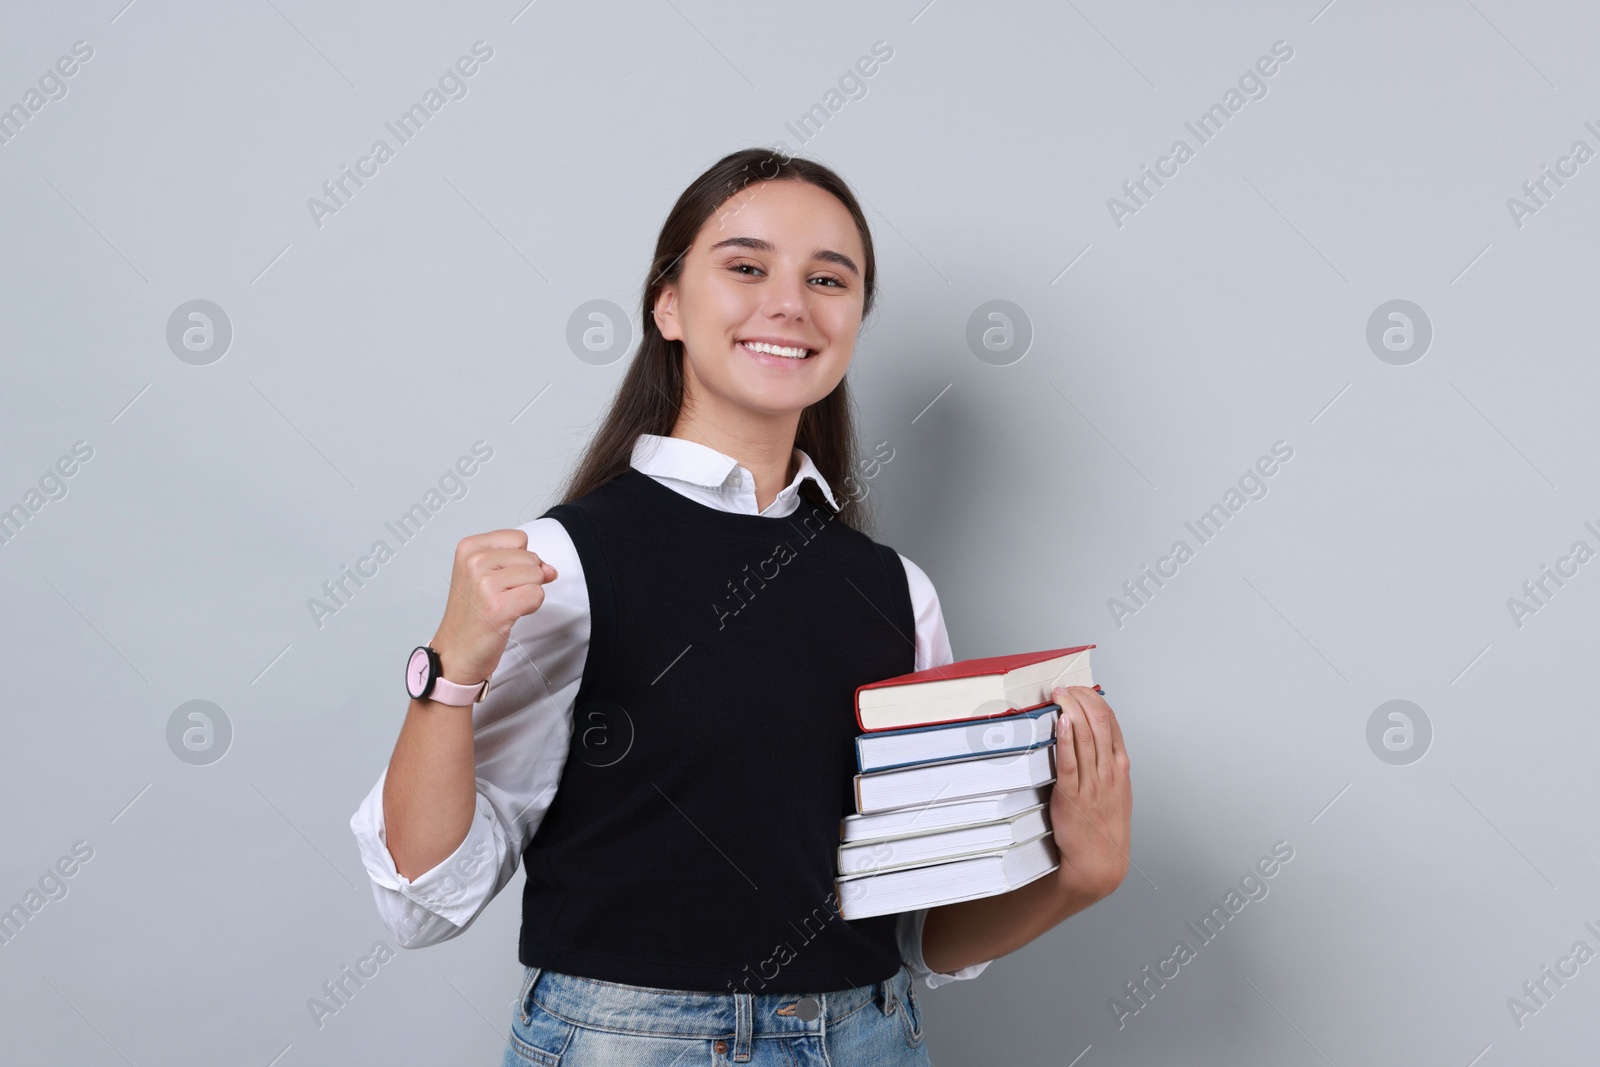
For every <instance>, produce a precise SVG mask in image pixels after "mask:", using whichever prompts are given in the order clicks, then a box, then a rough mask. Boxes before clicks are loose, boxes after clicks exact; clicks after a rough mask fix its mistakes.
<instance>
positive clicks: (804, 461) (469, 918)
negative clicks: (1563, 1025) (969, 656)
mask: <svg viewBox="0 0 1600 1067" xmlns="http://www.w3.org/2000/svg"><path fill="white" fill-rule="evenodd" d="M795 458H796V459H797V460H798V462H799V470H798V471H797V472H796V473H795V476H794V480H793V481H791V482H790V483H789V484H788V485H787V486H785V487H784V488H783V489H781V490H779V492H778V495H777V497H776V498H775V499H774V500H773V501H772V503H771V504H768V505H767V507H766V508H765V509H758V508H757V506H756V492H755V479H754V478H753V477H752V476H751V474H750V472H749V471H748V470H746V469H745V468H744V467H741V466H740V465H739V463H738V461H737V460H735V459H734V458H732V457H731V456H725V455H723V454H722V453H721V452H718V451H716V450H715V449H713V448H709V447H707V446H706V445H702V444H700V443H698V442H695V441H689V440H685V439H683V438H679V437H663V436H659V435H656V434H640V435H639V438H638V439H637V440H636V441H635V442H634V447H633V455H632V458H631V461H630V462H631V464H632V466H633V467H634V468H636V469H637V470H639V471H642V472H643V473H645V474H648V475H649V476H650V477H652V478H654V479H655V480H656V481H657V482H659V483H661V484H662V485H665V486H666V487H667V488H669V489H673V490H675V491H677V492H679V493H681V494H683V495H684V496H686V497H688V498H689V499H691V500H695V501H698V502H699V503H701V504H704V505H706V506H707V507H712V508H716V509H718V510H719V511H731V512H738V513H741V514H746V515H768V516H771V517H773V518H783V517H785V516H787V515H790V514H792V513H793V512H794V511H795V509H797V508H798V507H799V506H800V503H801V500H800V495H799V494H800V484H801V482H803V481H804V480H805V479H807V478H810V479H812V480H813V481H815V482H816V483H817V487H818V488H819V489H820V490H821V491H822V493H823V495H824V496H826V497H827V498H828V501H829V502H830V503H832V504H833V506H834V507H835V508H837V507H838V506H839V505H838V501H837V500H836V499H835V497H834V495H833V490H832V489H831V488H830V487H829V485H828V483H827V481H826V480H825V479H824V478H823V477H822V474H821V472H820V471H818V470H817V468H816V466H815V465H814V464H813V463H812V462H811V457H810V456H808V455H806V454H805V452H803V451H801V450H800V449H798V448H797V449H795ZM518 529H520V530H524V531H526V532H527V534H528V550H529V551H530V552H533V553H534V554H536V555H537V556H538V557H539V558H540V559H542V560H544V561H545V562H546V563H548V564H550V565H551V566H552V567H554V568H555V569H556V574H557V578H556V580H555V581H553V582H549V583H547V584H546V585H545V587H544V602H543V603H542V604H541V605H540V606H539V608H538V610H537V611H535V612H533V613H532V614H531V615H524V616H522V617H521V618H520V619H518V620H517V621H516V622H515V623H514V624H513V625H512V628H511V636H510V640H509V641H508V643H507V646H506V652H505V654H504V655H502V656H501V657H500V663H499V665H498V666H497V667H496V668H495V671H494V674H493V675H492V676H491V678H490V682H489V694H488V696H486V697H485V698H484V699H483V700H482V701H480V702H478V703H477V704H475V705H474V706H473V708H472V734H473V748H474V760H475V763H476V778H477V810H476V812H475V813H474V815H473V819H472V825H471V827H470V828H469V829H468V831H467V836H466V838H465V839H464V840H463V841H462V842H461V844H460V845H459V846H457V848H456V850H455V852H453V853H451V854H450V856H448V857H446V858H445V859H444V860H442V861H440V863H439V864H438V865H437V866H436V867H434V868H433V869H431V870H429V871H426V872H424V873H422V874H420V875H418V876H417V877H416V878H415V879H409V880H408V879H406V878H405V877H404V876H402V875H401V874H400V873H399V872H398V871H397V870H395V865H394V857H393V856H391V855H390V854H389V846H388V844H387V838H386V837H385V835H384V826H383V783H384V779H385V778H386V777H387V775H388V770H387V768H385V770H384V771H383V773H381V774H379V776H378V782H377V784H376V785H374V786H373V787H372V791H371V792H370V793H368V794H367V797H366V799H365V800H363V801H362V802H361V806H360V807H359V808H358V809H357V810H356V813H355V814H354V815H353V816H352V817H351V819H350V829H351V831H352V832H353V833H354V834H355V836H356V841H357V843H358V844H359V845H360V848H361V862H362V863H363V864H364V865H365V866H366V868H367V874H368V876H370V877H371V879H372V893H373V896H374V897H375V898H376V899H377V902H378V913H379V915H381V916H382V917H383V921H384V924H385V925H386V926H387V927H388V928H389V931H390V933H392V934H393V935H394V936H395V939H396V940H397V941H399V943H400V945H401V946H402V947H403V948H421V947H423V946H425V945H432V944H436V943H438V942H440V941H447V940H449V939H450V938H452V937H455V936H456V935H458V934H460V933H461V932H462V931H463V930H465V929H466V928H467V927H469V926H471V925H472V922H473V920H474V919H476V918H477V917H478V915H479V913H480V912H482V911H483V908H484V906H485V905H486V904H488V902H489V901H490V900H491V899H492V898H493V897H494V896H495V894H497V893H498V892H500V890H501V889H502V888H504V887H505V886H506V885H507V884H508V883H509V882H510V881H511V878H512V876H513V875H514V874H516V871H517V866H518V864H519V863H520V862H521V860H522V852H523V849H524V848H525V847H526V846H527V843H528V842H529V841H530V840H532V838H533V835H534V832H535V831H537V830H538V829H539V824H540V822H541V821H543V819H544V814H545V812H546V810H548V809H549V807H550V803H551V801H552V800H553V799H554V798H555V791H556V786H557V784H558V783H559V781H560V779H561V768H562V766H563V765H564V764H565V762H566V758H567V751H568V746H569V743H570V741H571V737H572V709H573V703H574V701H575V700H576V698H577V693H578V685H579V683H580V682H581V681H582V680H583V665H584V661H585V660H586V659H587V657H588V651H589V621H590V620H589V590H588V586H587V584H586V583H585V581H584V577H583V567H582V564H581V563H580V562H579V560H578V553H577V549H576V548H575V547H574V546H573V543H572V538H571V537H570V536H569V535H568V534H567V530H566V527H564V526H562V525H561V523H560V522H559V521H558V520H556V519H553V518H540V519H534V520H533V521H532V522H529V523H527V524H525V525H523V526H520V527H518ZM900 560H901V562H902V563H904V564H905V569H906V581H907V583H908V584H909V586H910V589H911V607H912V612H913V614H914V615H915V616H916V622H917V633H916V663H915V667H916V669H917V670H923V669H925V668H928V667H938V666H943V665H944V664H946V663H950V662H951V661H952V660H953V659H954V657H953V656H952V654H951V651H950V638H949V635H948V633H947V632H946V631H945V625H944V614H943V612H942V611H941V610H940V608H939V597H938V594H937V593H936V592H935V591H934V588H933V583H932V582H931V581H929V579H928V576H927V575H926V574H924V573H923V571H922V568H920V567H918V566H917V565H916V564H915V563H912V562H911V561H910V560H909V559H906V558H905V557H904V556H901V557H900ZM927 915H928V909H926V908H922V909H920V910H917V911H908V912H902V913H900V917H899V923H898V925H897V926H896V938H897V940H898V942H899V946H900V955H901V958H902V959H904V960H905V963H906V966H907V967H908V968H909V969H910V971H911V975H912V979H913V980H915V979H916V978H918V977H921V978H922V979H923V980H924V983H925V984H926V985H927V987H928V988H929V989H932V988H934V987H935V986H938V985H941V984H943V983H944V982H949V981H954V980H957V979H965V978H976V977H977V976H978V975H979V974H981V973H982V972H983V969H984V968H985V967H987V966H989V963H990V962H992V961H984V962H982V963H974V964H970V965H969V966H966V967H963V968H961V969H960V970H958V971H954V972H951V973H948V974H946V973H943V972H938V971H930V970H928V968H927V965H926V964H925V963H924V962H923V959H922V927H923V922H924V920H926V918H927Z"/></svg>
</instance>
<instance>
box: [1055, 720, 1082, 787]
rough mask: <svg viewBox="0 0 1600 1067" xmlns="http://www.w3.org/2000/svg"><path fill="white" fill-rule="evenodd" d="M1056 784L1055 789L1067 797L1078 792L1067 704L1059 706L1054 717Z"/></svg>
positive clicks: (1074, 754)
mask: <svg viewBox="0 0 1600 1067" xmlns="http://www.w3.org/2000/svg"><path fill="white" fill-rule="evenodd" d="M1055 750H1056V784H1055V788H1056V789H1059V790H1061V792H1062V793H1064V794H1065V795H1067V796H1072V795H1073V794H1074V793H1076V792H1077V791H1078V756H1077V753H1076V752H1075V751H1074V750H1073V747H1072V720H1071V719H1070V718H1069V717H1068V716H1067V703H1066V702H1065V701H1063V702H1062V704H1061V711H1060V712H1059V713H1058V714H1057V715H1056V743H1055Z"/></svg>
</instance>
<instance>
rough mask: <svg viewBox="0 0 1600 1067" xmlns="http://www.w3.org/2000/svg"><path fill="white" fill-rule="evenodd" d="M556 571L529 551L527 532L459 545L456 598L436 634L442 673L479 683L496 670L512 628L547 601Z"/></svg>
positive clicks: (493, 533)
mask: <svg viewBox="0 0 1600 1067" xmlns="http://www.w3.org/2000/svg"><path fill="white" fill-rule="evenodd" d="M556 577H557V575H556V569H555V568H554V567H552V566H550V564H548V563H546V562H544V561H543V560H542V559H540V558H539V557H538V555H537V554H535V553H533V552H529V551H528V534H527V532H526V531H524V530H490V531H489V532H488V533H481V534H473V535H472V536H470V537H463V538H462V539H461V541H460V543H459V544H457V545H456V560H455V567H454V569H453V571H452V573H451V575H450V598H449V600H448V601H446V603H445V606H444V620H443V621H442V622H440V623H439V629H438V631H437V632H436V633H435V634H434V637H433V641H432V644H433V647H434V649H435V650H436V651H437V652H438V653H439V666H440V671H441V673H442V674H443V675H444V677H445V678H447V679H449V680H450V681H452V682H456V683H458V684H460V685H476V684H477V683H478V682H481V681H483V680H484V679H485V678H488V677H489V676H490V675H491V674H493V673H494V669H495V667H496V665H498V664H499V662H500V657H501V656H502V655H504V654H505V650H506V642H507V641H508V640H509V639H510V637H511V627H512V624H514V623H515V622H516V621H517V620H518V619H520V618H522V616H524V615H531V614H533V613H534V612H535V611H538V610H539V605H541V604H543V603H544V583H546V582H552V581H555V579H556Z"/></svg>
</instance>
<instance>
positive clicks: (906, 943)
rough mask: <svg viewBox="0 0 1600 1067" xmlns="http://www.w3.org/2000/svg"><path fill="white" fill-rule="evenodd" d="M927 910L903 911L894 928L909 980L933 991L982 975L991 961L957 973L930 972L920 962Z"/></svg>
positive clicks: (968, 967)
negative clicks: (949, 983) (918, 980)
mask: <svg viewBox="0 0 1600 1067" xmlns="http://www.w3.org/2000/svg"><path fill="white" fill-rule="evenodd" d="M927 919H928V909H927V908H921V909H918V910H917V911H903V912H901V913H900V919H899V923H898V924H897V925H896V927H895V934H896V937H897V938H898V940H899V942H900V955H901V958H902V959H903V960H904V961H905V964H906V967H907V969H909V970H910V971H911V980H912V981H913V982H915V981H916V980H917V979H918V978H921V979H922V983H923V985H925V986H927V987H928V988H929V989H935V988H937V987H939V986H941V985H944V984H945V983H946V982H959V981H962V980H964V979H968V978H976V977H978V975H980V974H982V973H983V971H984V968H985V967H988V966H989V964H991V963H993V962H994V961H993V960H984V961H983V962H982V963H969V964H968V965H967V966H965V967H962V968H961V969H960V970H957V971H950V972H944V971H930V970H929V969H928V965H927V964H926V963H924V962H923V960H922V927H923V924H924V923H926V922H927Z"/></svg>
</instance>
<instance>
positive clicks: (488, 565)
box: [472, 548, 555, 571]
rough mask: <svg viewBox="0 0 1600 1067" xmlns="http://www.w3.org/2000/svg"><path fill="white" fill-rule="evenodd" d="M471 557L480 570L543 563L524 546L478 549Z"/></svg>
mask: <svg viewBox="0 0 1600 1067" xmlns="http://www.w3.org/2000/svg"><path fill="white" fill-rule="evenodd" d="M472 559H473V561H474V562H475V563H476V564H477V567H478V569H479V570H480V571H492V570H499V569H500V568H502V567H519V566H538V565H539V564H541V563H544V560H542V559H540V558H539V554H538V553H537V552H530V551H528V550H527V549H525V548H487V549H480V550H479V551H478V552H477V553H476V554H474V555H473V556H472ZM551 569H552V570H554V569H555V568H553V567H552V568H551Z"/></svg>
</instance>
